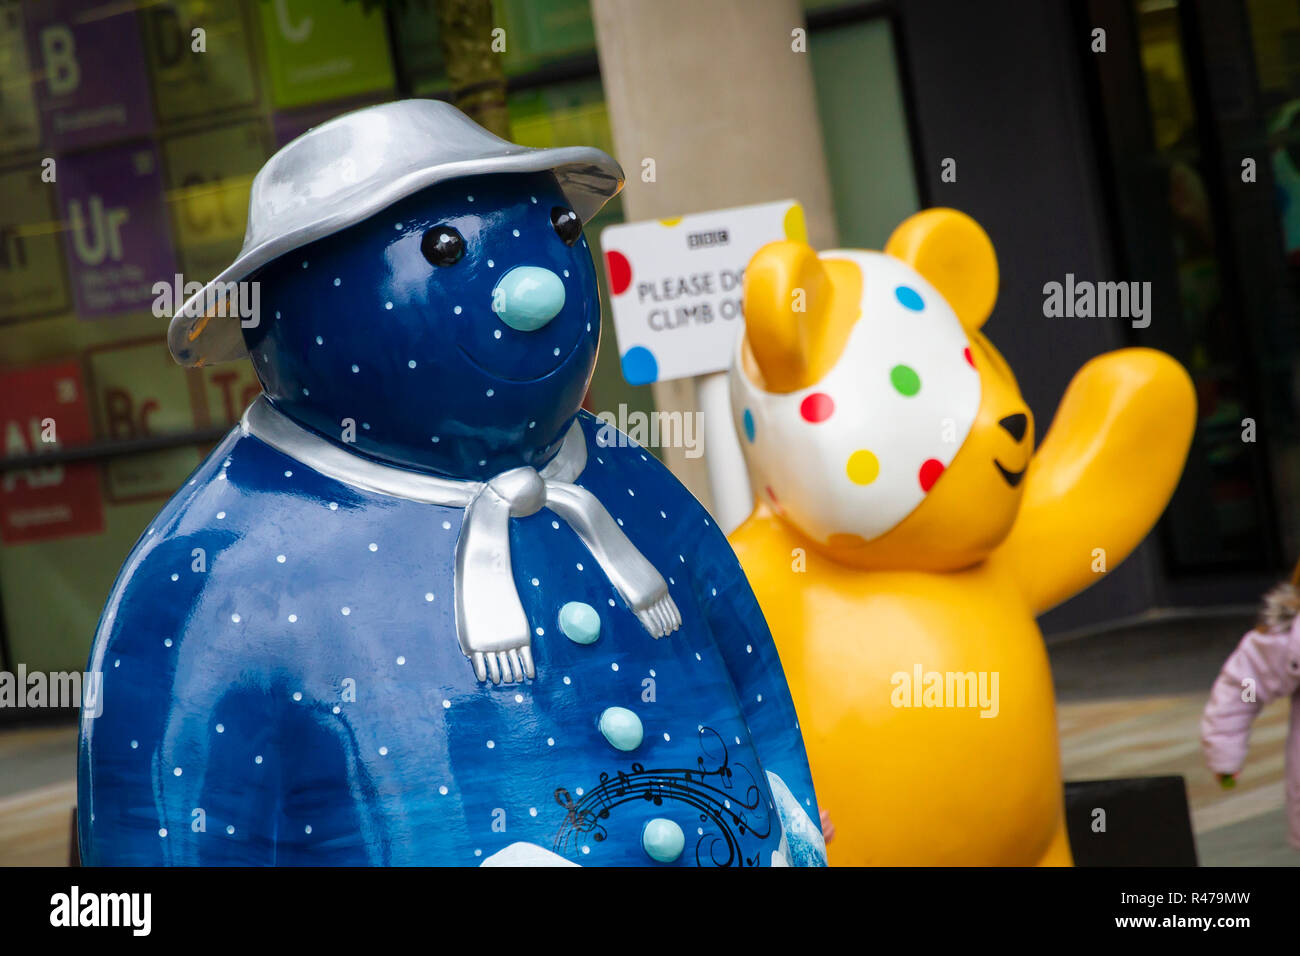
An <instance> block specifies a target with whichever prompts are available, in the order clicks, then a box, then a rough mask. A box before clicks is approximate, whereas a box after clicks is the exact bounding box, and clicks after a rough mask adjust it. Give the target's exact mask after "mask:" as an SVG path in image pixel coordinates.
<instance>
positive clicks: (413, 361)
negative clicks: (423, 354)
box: [406, 359, 415, 368]
mask: <svg viewBox="0 0 1300 956" xmlns="http://www.w3.org/2000/svg"><path fill="white" fill-rule="evenodd" d="M406 367H407V368H415V359H411V360H410V361H409V362H407V363H406Z"/></svg>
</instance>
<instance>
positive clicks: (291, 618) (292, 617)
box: [289, 614, 298, 624]
mask: <svg viewBox="0 0 1300 956" xmlns="http://www.w3.org/2000/svg"><path fill="white" fill-rule="evenodd" d="M289 623H290V624H297V623H298V615H297V614H290V615H289Z"/></svg>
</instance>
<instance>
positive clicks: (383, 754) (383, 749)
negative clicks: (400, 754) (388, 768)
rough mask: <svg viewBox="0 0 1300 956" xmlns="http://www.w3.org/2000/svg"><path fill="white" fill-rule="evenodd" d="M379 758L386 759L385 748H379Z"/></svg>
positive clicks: (386, 749) (386, 751)
mask: <svg viewBox="0 0 1300 956" xmlns="http://www.w3.org/2000/svg"><path fill="white" fill-rule="evenodd" d="M379 756H381V757H387V756H388V748H387V747H380V748H379Z"/></svg>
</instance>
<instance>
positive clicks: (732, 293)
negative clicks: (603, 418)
mask: <svg viewBox="0 0 1300 956" xmlns="http://www.w3.org/2000/svg"><path fill="white" fill-rule="evenodd" d="M780 239H796V240H799V241H806V233H805V229H804V217H803V208H802V207H801V206H800V205H799V204H798V203H797V202H795V201H793V200H789V199H787V200H782V201H779V202H769V203H761V204H758V205H754V206H739V207H736V208H733V209H720V210H715V211H711V212H702V213H694V214H692V215H689V216H680V217H678V218H675V219H662V220H650V221H646V222H629V223H621V224H619V225H615V226H610V227H609V228H607V229H606V230H605V231H604V232H603V233H602V234H601V246H602V248H603V249H604V250H605V270H606V278H607V279H608V281H609V289H610V295H611V302H612V306H613V319H614V333H615V336H616V337H617V339H618V353H619V363H620V365H621V367H622V370H623V377H624V378H625V379H626V380H627V382H628V384H630V385H648V384H650V383H652V382H664V381H669V380H672V379H680V378H694V379H695V383H696V390H697V395H698V399H699V405H700V414H701V415H702V417H703V434H704V457H705V462H706V465H707V468H708V476H709V488H710V491H711V492H712V495H713V510H714V518H715V519H716V520H717V522H718V525H719V527H721V528H722V530H723V531H724V532H730V531H731V530H732V529H734V528H735V527H736V526H737V525H739V524H740V523H741V522H742V521H744V520H745V518H747V517H748V516H749V513H750V510H751V509H752V507H753V498H752V495H751V494H750V487H749V478H748V475H747V473H746V469H745V462H744V456H743V455H742V453H741V449H740V441H739V439H738V438H737V435H736V429H735V425H734V424H733V421H732V415H731V401H730V397H729V394H728V385H727V370H728V369H730V368H731V364H732V361H733V359H734V357H735V352H736V347H737V343H738V342H739V341H740V336H741V333H742V331H743V330H744V316H743V314H742V312H741V305H742V295H743V291H744V276H745V267H746V265H748V263H749V260H750V259H751V258H752V257H753V255H754V253H756V252H757V251H758V250H759V249H760V248H762V247H763V246H764V245H766V244H767V243H769V242H775V241H777V240H780ZM660 433H661V434H662V433H663V430H662V429H661V430H660ZM678 433H680V432H678Z"/></svg>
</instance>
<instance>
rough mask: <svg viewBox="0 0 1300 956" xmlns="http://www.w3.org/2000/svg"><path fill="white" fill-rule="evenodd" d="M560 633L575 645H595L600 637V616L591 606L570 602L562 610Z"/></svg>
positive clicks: (579, 602) (580, 602)
mask: <svg viewBox="0 0 1300 956" xmlns="http://www.w3.org/2000/svg"><path fill="white" fill-rule="evenodd" d="M560 631H561V632H563V634H564V636H565V637H567V638H568V639H569V640H571V641H573V642H574V643H575V644H594V643H595V642H596V639H597V638H598V637H600V615H599V614H597V613H596V609H595V608H594V607H592V606H591V605H590V604H584V603H583V602H582V601H570V602H569V603H568V604H566V605H564V607H562V608H560Z"/></svg>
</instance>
